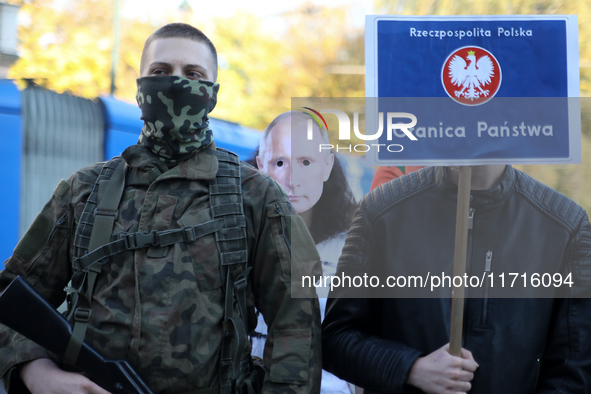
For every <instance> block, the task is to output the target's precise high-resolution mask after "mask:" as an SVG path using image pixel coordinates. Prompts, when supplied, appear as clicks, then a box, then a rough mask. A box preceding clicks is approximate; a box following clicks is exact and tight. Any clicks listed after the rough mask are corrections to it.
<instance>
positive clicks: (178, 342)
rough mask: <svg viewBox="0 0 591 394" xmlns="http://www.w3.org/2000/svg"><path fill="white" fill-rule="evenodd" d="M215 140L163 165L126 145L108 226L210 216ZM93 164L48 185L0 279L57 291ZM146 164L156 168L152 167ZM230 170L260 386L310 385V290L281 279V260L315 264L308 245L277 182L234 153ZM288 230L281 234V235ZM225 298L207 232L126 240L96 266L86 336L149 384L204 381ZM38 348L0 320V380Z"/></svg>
mask: <svg viewBox="0 0 591 394" xmlns="http://www.w3.org/2000/svg"><path fill="white" fill-rule="evenodd" d="M214 150H215V143H212V144H211V145H210V147H209V148H208V149H205V150H203V151H201V152H199V153H198V154H197V155H195V156H193V157H191V158H190V159H189V160H187V161H184V162H182V163H180V164H179V165H177V166H176V167H174V168H172V169H170V170H169V169H168V168H167V167H166V166H164V165H163V164H162V163H161V162H160V161H158V159H157V158H156V157H155V156H154V155H153V154H152V153H151V152H149V151H148V150H147V149H146V148H144V147H142V146H139V145H134V146H131V147H129V148H128V149H127V150H126V151H125V152H124V153H123V155H122V156H123V158H124V160H125V161H126V162H127V164H128V165H129V166H130V167H131V169H130V171H129V172H128V173H127V181H126V189H125V192H124V194H123V198H122V201H121V202H120V205H119V216H118V217H117V219H116V221H115V226H114V232H115V233H118V232H122V231H142V232H147V231H151V230H158V231H160V230H167V229H173V228H182V227H185V226H191V225H196V224H199V223H202V222H205V221H208V220H211V213H210V209H209V195H208V183H209V182H208V181H209V180H211V179H213V178H214V177H215V175H216V172H217V169H218V160H217V157H216V155H215V151H214ZM101 168H102V164H101V163H98V164H95V165H92V166H89V167H87V168H84V169H82V170H80V171H78V172H76V173H75V174H74V175H72V176H71V177H70V178H69V179H68V181H67V182H65V181H62V182H61V183H60V185H58V187H57V188H56V190H55V191H54V194H53V196H52V198H51V200H50V201H49V202H48V203H47V205H46V206H45V208H44V209H43V211H42V213H41V217H42V220H41V223H45V224H44V225H38V226H35V225H32V226H31V228H30V229H29V230H28V232H27V234H25V236H24V237H23V239H22V240H21V241H20V242H19V245H17V247H16V248H15V253H14V254H13V256H12V257H11V258H9V259H8V260H7V261H6V263H5V267H6V269H5V270H4V271H3V272H2V273H1V275H0V290H3V289H4V288H5V287H6V286H7V285H8V284H9V282H10V281H11V280H12V279H13V278H14V277H15V276H16V275H21V276H23V277H25V278H26V280H27V281H28V282H29V283H31V284H32V285H33V286H34V287H35V289H36V290H37V291H38V292H39V293H41V295H42V296H43V297H45V298H46V299H47V300H49V301H50V302H51V303H52V304H53V305H55V306H56V307H57V306H58V305H60V304H61V303H62V302H63V300H64V297H65V293H64V292H63V291H62V289H63V288H64V287H65V286H66V285H67V284H68V281H69V280H70V278H71V276H72V259H73V256H74V253H75V247H74V245H73V243H74V242H73V240H74V235H75V233H76V226H77V223H78V222H79V219H80V215H81V212H82V210H83V208H84V205H85V202H86V200H87V198H88V195H89V194H90V191H91V189H92V187H93V184H94V182H95V180H96V178H97V176H98V174H99V172H100V170H101ZM154 168H157V169H158V170H159V171H160V172H161V175H159V176H157V178H156V179H153V178H154V177H155V176H154V171H150V170H152V169H154ZM151 177H152V179H151ZM241 177H242V194H243V205H244V212H245V217H246V222H247V238H248V245H247V248H248V249H247V250H248V265H249V266H251V267H252V270H251V272H250V276H249V284H250V286H249V288H248V291H247V294H248V295H247V302H248V304H249V305H250V306H252V305H256V307H257V308H258V309H259V310H260V311H262V313H263V315H264V317H265V321H266V322H267V324H268V326H269V327H270V335H269V339H268V341H267V344H266V348H265V357H264V364H265V370H266V375H265V382H264V386H263V392H265V393H271V392H274V393H275V392H276V393H317V392H319V390H320V376H321V350H320V349H321V345H320V314H319V308H318V301H317V299H316V296H315V293H314V289H310V291H309V294H308V293H305V294H304V296H305V297H307V298H296V297H292V294H291V286H290V283H291V275H292V262H293V267H294V268H296V267H298V269H304V270H307V271H310V270H311V271H314V272H313V273H316V274H317V273H319V272H320V268H319V258H318V255H317V252H316V248H315V246H314V243H313V241H312V238H311V237H310V235H309V233H308V232H307V229H306V228H305V224H304V222H303V221H302V220H301V218H300V217H299V216H297V214H295V211H293V210H292V207H291V205H290V204H289V200H288V198H287V196H286V195H285V193H284V192H283V189H281V187H280V186H278V185H277V184H276V183H275V182H274V181H273V180H272V179H271V178H270V177H268V176H266V175H263V174H262V173H260V172H258V171H257V170H255V169H254V168H252V167H250V166H247V165H244V164H242V165H241ZM288 223H290V224H291V225H290V227H291V228H290V229H287V228H285V226H289V224H288ZM35 227H36V228H35ZM290 230H291V239H289V238H287V237H286V236H285V234H288V233H289V231H290ZM290 252H291V256H290ZM306 267H307V268H306ZM304 291H305V290H304ZM300 297H301V294H300ZM224 298H225V292H224V286H222V281H221V276H220V266H219V257H218V253H217V249H216V242H215V239H214V236H213V235H209V236H204V237H202V238H199V239H197V240H196V241H195V242H193V243H187V244H185V243H184V242H181V243H177V244H174V245H171V246H168V247H164V248H155V247H150V248H144V249H138V250H135V251H126V252H123V253H120V254H118V255H116V256H113V257H112V258H111V259H110V260H109V261H108V262H107V263H106V264H104V265H103V267H102V271H101V273H100V274H99V276H98V279H97V282H96V285H95V290H94V295H93V300H92V314H91V317H90V319H91V320H90V324H89V327H88V330H87V333H86V341H87V342H89V343H90V345H91V346H93V347H94V348H95V349H97V350H99V351H100V352H101V353H102V354H103V355H104V356H106V357H108V358H114V359H127V360H128V361H129V362H130V363H131V365H132V366H133V367H134V368H135V369H136V371H137V372H138V373H139V375H140V376H141V377H142V378H143V379H144V380H145V381H146V383H147V384H148V385H149V386H150V387H151V388H152V390H153V391H154V393H191V392H194V391H197V390H198V389H203V388H207V387H210V385H212V384H215V379H216V378H217V370H218V365H219V358H220V344H221V336H222V324H221V322H222V320H223V318H224V315H223V313H224V311H223V309H224V306H223V305H224ZM250 328H254V327H250ZM247 350H250V348H249V349H247ZM41 357H48V358H52V355H50V354H48V353H47V351H45V350H44V349H43V348H40V347H39V346H37V345H36V344H34V343H33V342H31V341H29V340H27V339H24V338H23V337H21V336H20V335H18V334H14V333H13V332H12V331H10V330H8V329H7V328H5V327H2V326H0V376H2V377H3V379H5V381H6V379H7V378H10V377H11V376H12V379H17V380H18V379H19V377H18V371H19V369H18V368H19V365H22V363H25V362H27V361H30V360H33V359H37V358H41ZM13 372H17V373H13ZM9 380H10V379H9ZM13 382H14V380H13ZM17 383H18V382H17ZM11 385H12V383H11Z"/></svg>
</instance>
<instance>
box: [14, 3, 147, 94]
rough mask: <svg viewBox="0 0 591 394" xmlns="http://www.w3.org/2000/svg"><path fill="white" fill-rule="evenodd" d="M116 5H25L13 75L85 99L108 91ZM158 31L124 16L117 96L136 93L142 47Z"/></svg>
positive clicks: (22, 8) (21, 12) (22, 11)
mask: <svg viewBox="0 0 591 394" xmlns="http://www.w3.org/2000/svg"><path fill="white" fill-rule="evenodd" d="M112 9H113V8H112V0H85V1H74V0H71V1H68V2H56V1H54V0H30V1H27V2H24V3H22V4H21V10H20V14H21V20H22V21H23V23H22V24H21V25H20V27H19V40H20V46H19V52H20V59H19V60H18V61H17V62H16V63H15V65H14V66H13V67H12V68H11V69H10V72H9V77H10V78H14V79H21V78H24V79H30V80H33V81H34V82H35V83H37V84H38V85H41V86H43V87H46V88H48V89H52V90H55V91H57V92H64V91H67V92H70V93H72V94H75V95H78V96H82V97H86V98H95V97H97V96H100V95H106V94H108V93H109V91H110V83H111V81H110V69H111V49H112V46H113V35H112V32H113V28H112ZM97 10H102V12H97ZM154 30H155V27H154V26H152V25H151V24H149V23H146V22H141V21H137V20H123V22H122V24H121V43H120V56H119V62H118V64H117V68H116V70H117V73H116V75H117V79H116V86H117V87H118V91H117V96H119V97H122V98H125V99H127V100H128V101H129V100H130V99H132V98H133V97H134V96H135V91H136V84H135V80H136V78H137V77H138V76H139V74H138V70H139V60H140V53H141V49H142V46H143V43H144V41H145V39H146V37H147V36H148V35H149V34H150V33H152V31H154Z"/></svg>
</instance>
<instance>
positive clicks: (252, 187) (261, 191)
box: [240, 161, 289, 202]
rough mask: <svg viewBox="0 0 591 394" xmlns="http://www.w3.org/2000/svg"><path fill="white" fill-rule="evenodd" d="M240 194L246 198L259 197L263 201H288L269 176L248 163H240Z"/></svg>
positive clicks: (277, 184)
mask: <svg viewBox="0 0 591 394" xmlns="http://www.w3.org/2000/svg"><path fill="white" fill-rule="evenodd" d="M240 176H241V178H242V194H243V195H244V196H245V198H247V197H253V198H255V196H259V197H258V198H257V200H258V199H260V198H264V200H265V201H267V202H270V201H289V197H288V196H287V193H286V192H285V190H284V189H283V187H282V186H281V185H280V184H279V183H277V182H276V181H275V180H274V179H273V178H271V177H270V176H269V175H267V174H265V173H263V172H261V171H259V170H258V169H256V168H254V167H253V166H251V165H250V164H248V163H245V162H243V161H241V162H240Z"/></svg>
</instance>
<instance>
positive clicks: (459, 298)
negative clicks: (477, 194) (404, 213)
mask: <svg viewBox="0 0 591 394" xmlns="http://www.w3.org/2000/svg"><path fill="white" fill-rule="evenodd" d="M471 176H472V167H469V166H464V167H460V180H459V182H458V208H457V212H456V240H455V248H454V270H453V277H454V278H455V277H461V278H462V283H461V286H458V287H456V286H454V288H453V289H452V301H451V327H450V334H449V338H450V340H449V342H450V344H449V352H450V354H451V355H452V356H457V357H460V355H461V350H462V327H463V323H464V289H465V287H464V286H465V283H464V282H463V278H464V275H465V274H466V254H467V250H468V214H469V210H470V181H471Z"/></svg>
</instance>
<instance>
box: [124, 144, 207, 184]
mask: <svg viewBox="0 0 591 394" xmlns="http://www.w3.org/2000/svg"><path fill="white" fill-rule="evenodd" d="M121 156H122V157H123V159H124V160H125V162H126V163H127V164H128V165H129V167H131V170H130V171H129V173H128V175H127V182H126V183H127V184H128V185H150V184H151V183H152V182H154V181H155V180H163V179H175V178H182V179H187V180H212V179H215V176H216V174H217V172H218V159H217V155H216V145H215V142H212V143H211V144H210V145H209V146H208V147H207V149H203V150H201V151H199V152H197V153H196V154H195V155H193V156H191V157H190V158H189V159H187V160H185V161H183V162H182V163H180V164H178V165H176V166H175V167H172V168H170V169H169V168H168V167H167V166H166V164H164V163H163V162H162V161H160V159H158V156H156V155H155V154H154V153H152V152H151V151H150V150H149V149H148V148H146V147H145V146H142V145H132V146H130V147H128V148H127V149H126V150H125V151H124V152H123V153H122V154H121Z"/></svg>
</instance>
